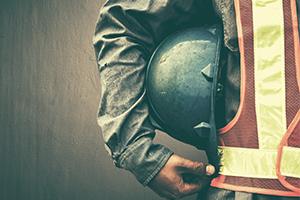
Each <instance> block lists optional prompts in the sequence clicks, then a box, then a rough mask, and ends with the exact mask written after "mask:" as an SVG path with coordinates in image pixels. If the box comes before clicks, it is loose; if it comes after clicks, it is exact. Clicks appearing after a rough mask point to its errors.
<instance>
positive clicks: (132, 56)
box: [93, 0, 201, 185]
mask: <svg viewBox="0 0 300 200" xmlns="http://www.w3.org/2000/svg"><path fill="white" fill-rule="evenodd" d="M199 2H200V1H199V0H108V1H106V3H105V4H104V6H103V7H102V9H101V11H100V15H99V19H98V21H97V24H96V31H95V35H94V38H93V44H94V48H95V52H96V57H97V62H98V69H99V73H100V80H101V99H100V106H99V111H98V124H99V126H100V127H101V130H102V134H103V138H104V142H105V146H106V147H107V150H108V151H109V152H110V154H111V156H112V158H113V162H114V164H115V165H116V166H117V167H120V168H124V169H127V170H129V171H131V172H132V173H133V174H134V175H135V176H136V178H137V179H138V181H139V182H141V183H142V184H143V185H146V184H147V183H149V182H150V180H151V179H152V178H153V177H154V176H155V175H156V174H157V173H158V172H159V170H160V169H161V168H162V167H163V166H164V164H165V163H166V161H167V160H168V158H169V157H170V156H171V155H172V151H171V150H169V149H168V148H166V147H164V146H162V145H159V144H153V143H152V140H153V138H154V135H155V133H154V127H153V126H152V125H151V123H150V122H149V119H148V107H147V100H146V99H145V90H144V74H145V70H146V63H147V61H148V59H149V57H150V55H151V53H152V52H153V50H154V49H155V47H156V46H157V45H158V43H159V42H160V41H161V40H162V39H163V38H164V37H166V36H167V35H168V34H170V33H172V32H174V31H177V30H179V29H182V28H184V27H188V26H195V25H196V23H199V22H200V21H201V20H199V17H200V15H199V13H201V10H200V9H199V5H198V4H199Z"/></svg>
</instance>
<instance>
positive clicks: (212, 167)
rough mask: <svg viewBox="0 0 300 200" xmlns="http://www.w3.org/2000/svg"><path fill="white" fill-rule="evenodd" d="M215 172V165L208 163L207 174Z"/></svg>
mask: <svg viewBox="0 0 300 200" xmlns="http://www.w3.org/2000/svg"><path fill="white" fill-rule="evenodd" d="M214 173H215V167H214V166H212V165H207V166H206V175H207V176H211V175H213V174H214Z"/></svg>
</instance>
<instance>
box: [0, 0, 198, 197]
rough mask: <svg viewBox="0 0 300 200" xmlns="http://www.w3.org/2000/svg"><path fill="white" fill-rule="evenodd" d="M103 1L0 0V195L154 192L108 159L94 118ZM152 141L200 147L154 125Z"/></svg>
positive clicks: (189, 151)
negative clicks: (96, 52)
mask: <svg viewBox="0 0 300 200" xmlns="http://www.w3.org/2000/svg"><path fill="white" fill-rule="evenodd" d="M103 2H104V1H101V0H0V200H16V199H17V200H69V199H70V200H96V199H97V200H114V199H116V200H118V199H122V200H130V199H143V200H152V199H160V198H159V197H158V196H157V195H156V194H154V193H153V192H152V191H151V190H150V189H148V188H145V187H143V186H141V185H140V184H139V183H138V182H137V181H136V180H135V178H134V177H133V176H132V175H131V174H130V173H129V172H126V171H124V170H119V169H117V168H115V167H114V166H113V164H112V161H111V160H110V158H109V156H108V154H107V153H106V151H105V149H104V145H103V141H102V136H101V133H100V129H99V127H98V125H97V122H96V114H97V108H98V101H99V94H100V83H99V76H98V71H97V66H96V61H95V55H94V50H93V47H92V36H93V33H94V26H95V23H96V19H97V17H98V11H99V9H100V7H101V4H102V3H103ZM156 142H160V143H164V144H166V145H167V146H169V147H170V148H171V149H173V150H174V151H175V152H177V153H179V154H181V155H183V156H186V157H188V158H191V159H194V160H199V159H200V157H201V155H202V154H201V153H200V152H197V151H196V150H194V149H193V148H191V147H188V146H186V145H182V144H180V143H178V142H175V141H174V140H171V139H170V138H168V137H167V136H165V135H164V134H162V133H160V134H159V135H158V137H157V138H156ZM194 197H195V196H193V197H188V198H185V199H186V200H187V199H194Z"/></svg>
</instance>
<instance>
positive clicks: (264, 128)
mask: <svg viewBox="0 0 300 200" xmlns="http://www.w3.org/2000/svg"><path fill="white" fill-rule="evenodd" d="M252 5H253V29H254V30H253V33H254V65H255V70H254V73H255V105H256V106H255V107H256V118H257V132H258V140H259V148H260V149H275V148H277V146H278V145H279V143H280V141H281V139H282V137H283V135H284V133H285V132H286V107H285V71H284V68H285V56H284V18H283V5H282V0H269V1H265V0H253V1H252Z"/></svg>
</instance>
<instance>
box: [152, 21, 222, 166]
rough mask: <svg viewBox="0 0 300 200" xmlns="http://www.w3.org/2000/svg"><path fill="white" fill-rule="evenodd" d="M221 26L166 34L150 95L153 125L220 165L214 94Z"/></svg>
mask: <svg viewBox="0 0 300 200" xmlns="http://www.w3.org/2000/svg"><path fill="white" fill-rule="evenodd" d="M221 35H222V33H221V29H220V28H219V27H218V26H213V27H199V28H191V29H188V30H184V31H180V32H177V33H175V34H173V35H171V36H169V37H167V38H166V39H165V40H164V41H163V42H162V43H161V44H160V45H159V46H158V48H157V49H156V50H155V52H154V53H153V55H152V57H151V59H150V61H149V64H148V68H147V73H146V91H147V92H146V93H147V98H148V103H149V108H150V117H151V120H152V122H153V124H154V125H155V126H156V127H157V128H158V129H161V130H163V131H164V132H166V133H168V134H169V135H171V136H172V137H174V138H176V139H178V140H180V141H182V142H185V143H188V144H191V145H193V146H195V147H197V148H199V149H204V150H206V152H207V155H208V159H209V161H210V163H211V164H214V165H215V166H217V165H218V162H219V161H218V156H217V154H218V153H217V144H218V142H217V132H216V125H215V116H214V113H215V110H214V108H215V106H214V105H215V101H216V100H215V97H216V91H217V86H218V83H217V76H218V71H219V70H218V69H219V57H220V49H221V43H222V37H221Z"/></svg>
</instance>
